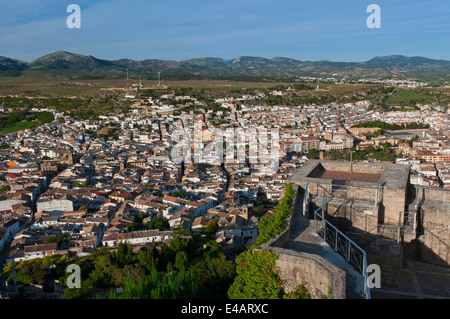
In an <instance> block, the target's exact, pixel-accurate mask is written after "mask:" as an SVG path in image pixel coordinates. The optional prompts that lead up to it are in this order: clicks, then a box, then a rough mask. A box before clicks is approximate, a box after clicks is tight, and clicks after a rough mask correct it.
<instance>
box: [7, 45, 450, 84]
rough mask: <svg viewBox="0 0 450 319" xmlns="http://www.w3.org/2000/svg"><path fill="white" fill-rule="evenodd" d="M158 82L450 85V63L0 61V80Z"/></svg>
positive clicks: (55, 57)
mask: <svg viewBox="0 0 450 319" xmlns="http://www.w3.org/2000/svg"><path fill="white" fill-rule="evenodd" d="M127 69H128V71H129V74H130V77H133V78H137V77H138V76H140V77H141V78H142V79H156V78H157V77H158V75H157V74H158V72H161V75H162V76H163V77H164V78H165V79H171V80H184V79H235V80H236V79H238V80H239V79H241V80H250V81H251V80H258V81H260V80H286V79H290V80H292V79H294V78H296V77H299V76H313V77H322V78H327V77H335V78H343V77H346V78H348V79H361V78H392V77H396V78H421V79H440V80H447V81H448V80H450V61H445V60H433V59H428V58H424V57H405V56H401V55H391V56H383V57H375V58H373V59H371V60H369V61H366V62H330V61H316V62H312V61H298V60H295V59H290V58H284V57H275V58H272V59H266V58H261V57H248V56H241V57H237V58H235V59H231V60H224V59H220V58H201V57H200V58H193V59H190V60H186V61H181V62H177V61H170V60H155V59H148V60H143V61H134V60H130V59H121V60H116V61H109V60H102V59H98V58H95V57H93V56H85V55H80V54H74V53H70V52H65V51H57V52H54V53H51V54H48V55H45V56H43V57H41V58H39V59H37V60H35V61H33V62H30V63H26V62H23V61H19V60H15V59H12V58H6V57H0V76H27V77H39V78H58V79H90V78H123V77H125V74H126V72H127Z"/></svg>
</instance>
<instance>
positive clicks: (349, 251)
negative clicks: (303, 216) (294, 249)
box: [314, 201, 370, 299]
mask: <svg viewBox="0 0 450 319" xmlns="http://www.w3.org/2000/svg"><path fill="white" fill-rule="evenodd" d="M323 207H324V203H323V201H322V206H321V207H319V208H318V209H316V210H315V211H314V221H315V222H317V219H316V217H318V218H319V219H321V221H323V222H324V236H323V238H322V239H323V240H324V241H325V242H326V243H328V244H330V243H329V241H327V232H326V226H329V227H331V229H333V230H334V235H335V240H334V245H331V244H330V246H331V247H332V248H333V249H334V250H335V251H336V252H338V253H341V254H342V253H343V252H342V251H341V250H340V249H339V243H340V242H339V236H338V235H340V236H341V237H343V238H344V240H345V245H344V247H345V250H346V251H345V260H346V261H347V262H348V263H349V264H350V265H352V266H353V267H355V268H356V269H357V270H358V271H360V272H361V275H362V276H363V278H364V294H365V295H366V299H370V288H369V286H368V284H367V280H368V277H369V276H368V272H367V255H366V252H365V251H364V249H362V248H361V247H359V246H358V245H357V244H356V243H355V242H354V241H353V240H351V239H350V238H348V236H346V235H345V234H344V233H342V232H341V231H340V230H339V229H337V228H336V227H335V226H333V225H332V224H331V223H330V222H329V221H327V220H326V219H325V216H324V215H323V214H324V213H323ZM319 210H321V214H319V213H318V211H319ZM316 232H317V233H318V234H319V231H318V229H317V226H316ZM319 236H320V234H319ZM352 246H354V247H355V248H356V249H357V250H359V251H360V253H361V255H362V259H363V260H362V261H363V264H362V269H359V267H356V266H355V264H353V263H352V260H351V259H352ZM341 247H342V245H341ZM356 264H357V263H356Z"/></svg>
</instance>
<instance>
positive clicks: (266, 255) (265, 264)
mask: <svg viewBox="0 0 450 319" xmlns="http://www.w3.org/2000/svg"><path fill="white" fill-rule="evenodd" d="M277 259H278V256H277V255H276V254H274V253H272V252H271V251H269V250H250V251H247V252H245V253H242V254H241V255H239V257H238V258H237V260H236V262H237V267H236V273H237V276H236V278H235V279H234V282H233V284H232V285H231V287H230V289H229V290H228V297H229V298H230V299H279V298H281V297H282V291H281V288H280V277H279V275H278V271H277V270H276V268H275V263H276V260H277Z"/></svg>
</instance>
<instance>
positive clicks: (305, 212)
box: [303, 183, 309, 216]
mask: <svg viewBox="0 0 450 319" xmlns="http://www.w3.org/2000/svg"><path fill="white" fill-rule="evenodd" d="M308 208H309V183H307V184H306V187H305V194H304V195H303V216H308Z"/></svg>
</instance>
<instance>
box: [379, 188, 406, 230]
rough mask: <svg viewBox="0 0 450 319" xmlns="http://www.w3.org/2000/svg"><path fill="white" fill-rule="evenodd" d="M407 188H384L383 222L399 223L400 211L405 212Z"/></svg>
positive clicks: (381, 221)
mask: <svg viewBox="0 0 450 319" xmlns="http://www.w3.org/2000/svg"><path fill="white" fill-rule="evenodd" d="M405 205H406V186H405V188H386V189H384V190H383V206H384V207H385V209H384V215H383V216H380V223H381V224H388V225H394V226H396V225H398V220H399V212H402V214H403V212H405V209H406V207H405Z"/></svg>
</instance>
